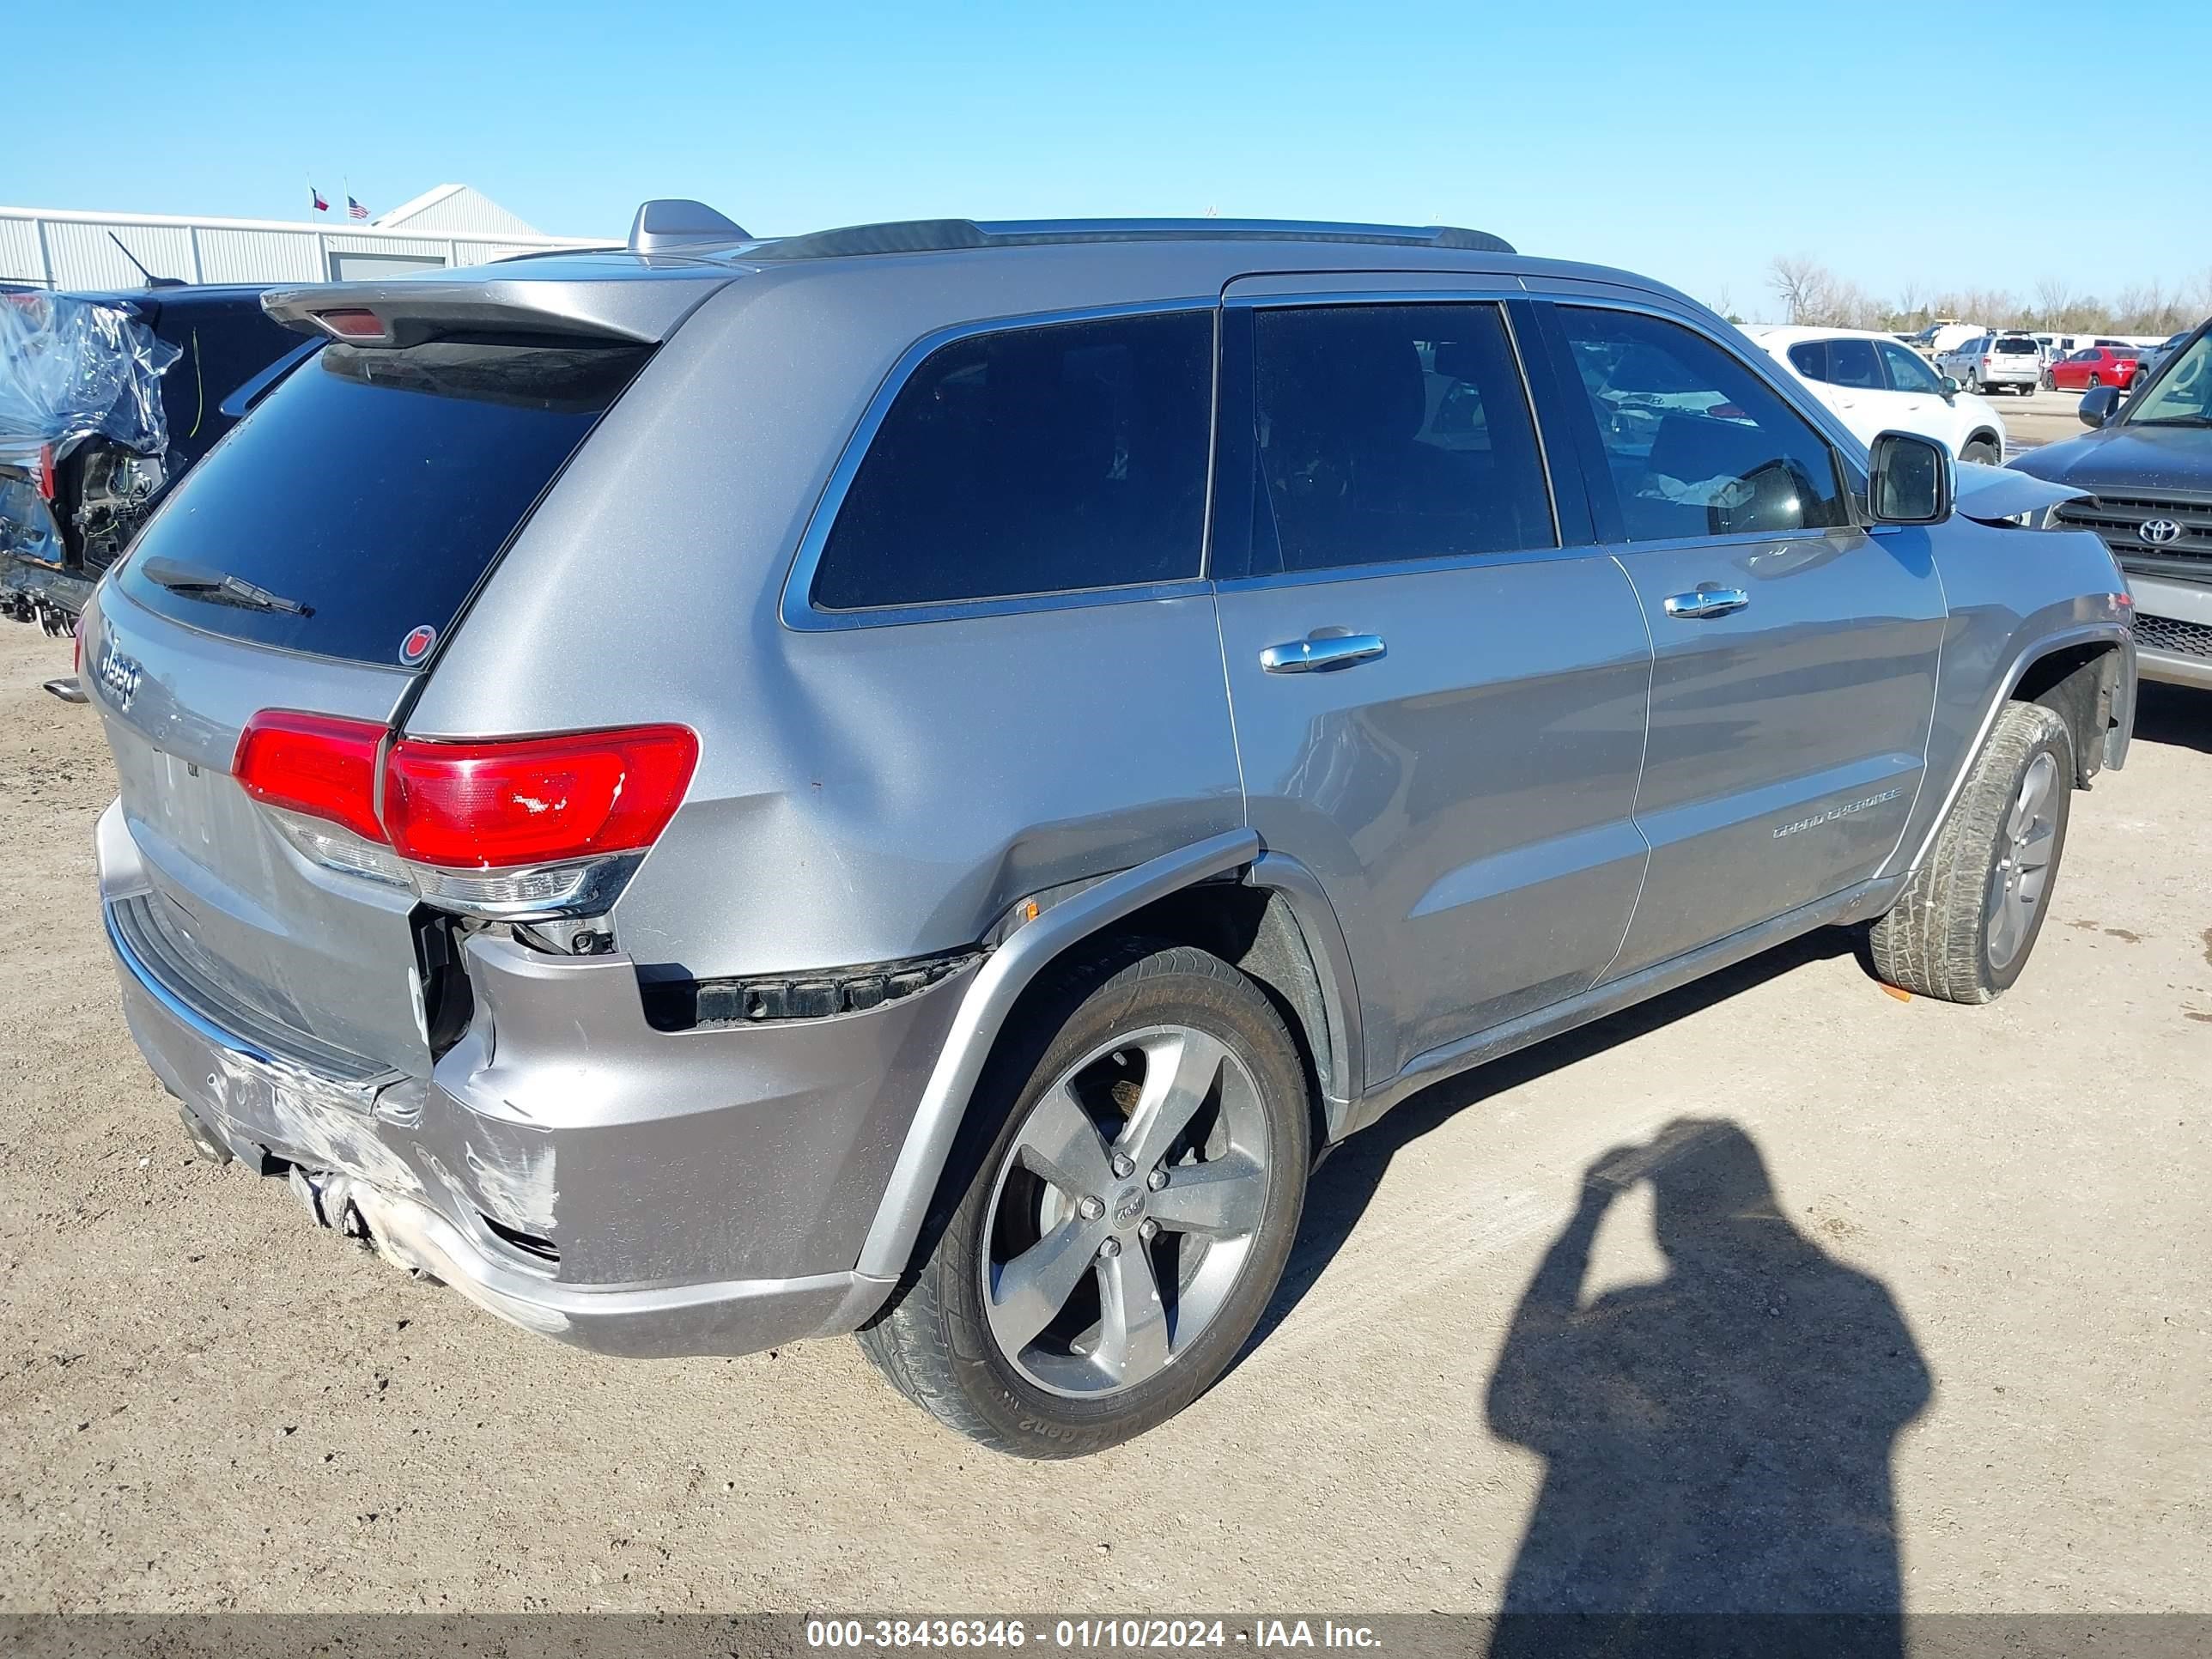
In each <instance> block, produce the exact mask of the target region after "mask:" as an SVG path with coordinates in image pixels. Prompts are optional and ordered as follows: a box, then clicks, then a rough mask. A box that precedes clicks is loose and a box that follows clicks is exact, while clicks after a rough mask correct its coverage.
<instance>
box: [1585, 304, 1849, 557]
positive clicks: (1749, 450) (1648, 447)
mask: <svg viewBox="0 0 2212 1659" xmlns="http://www.w3.org/2000/svg"><path fill="white" fill-rule="evenodd" d="M1559 321H1560V323H1561V324H1562V325H1563V326H1564V328H1565V334H1566V338H1567V344H1568V348H1569V349H1570V351H1571V353H1572V355H1573V358H1574V363H1575V367H1576V368H1577V370H1578V371H1579V373H1580V376H1581V379H1582V383H1583V389H1584V390H1585V391H1586V392H1588V393H1589V403H1590V409H1591V411H1592V413H1593V414H1594V415H1595V417H1596V422H1597V431H1598V440H1599V442H1600V444H1601V447H1603V449H1604V452H1605V457H1606V462H1607V468H1608V470H1609V471H1611V473H1612V475H1613V488H1614V490H1615V492H1616V494H1617V495H1618V496H1619V498H1620V514H1621V520H1622V525H1623V529H1624V532H1625V533H1626V535H1627V537H1628V538H1629V539H1630V540H1632V541H1661V540H1666V539H1668V538H1675V537H1683V536H1717V535H1729V534H1737V533H1761V532H1765V533H1771V532H1782V531H1790V530H1818V529H1825V528H1826V527H1828V526H1832V525H1841V524H1845V523H1848V522H1849V513H1848V510H1847V508H1846V507H1845V504H1844V492H1843V489H1842V488H1841V486H1840V483H1839V481H1838V476H1837V471H1836V461H1835V455H1834V453H1833V452H1832V450H1830V448H1829V447H1828V446H1827V444H1826V442H1825V441H1823V440H1822V439H1821V437H1820V435H1819V433H1817V432H1816V431H1814V428H1813V427H1812V426H1811V425H1810V424H1809V423H1808V422H1807V421H1806V420H1805V418H1804V417H1803V416H1801V415H1799V414H1798V413H1797V412H1796V410H1794V409H1792V408H1791V407H1790V405H1789V404H1787V403H1786V402H1784V400H1783V398H1782V397H1781V396H1780V394H1779V393H1778V392H1775V391H1774V390H1773V389H1772V388H1771V387H1770V386H1768V385H1767V383H1766V382H1765V380H1761V379H1760V378H1759V376H1758V375H1756V374H1753V373H1752V371H1751V370H1750V369H1749V368H1747V367H1746V366H1745V365H1744V364H1742V363H1741V362H1738V361H1737V360H1736V359H1735V357H1733V356H1729V354H1728V353H1727V352H1725V351H1723V349H1721V348H1720V347H1719V346H1717V345H1716V344H1714V343H1712V342H1711V341H1710V340H1707V339H1705V337H1703V336H1701V335H1699V334H1697V333H1694V332H1692V331H1691V330H1689V329H1687V328H1685V327H1682V326H1681V325H1679V324H1675V323H1669V322H1664V321H1662V320H1661V319H1659V318H1656V317H1652V316H1648V315H1646V314H1644V313H1640V312H1629V311H1612V310H1601V309H1597V308H1594V307H1580V306H1562V307H1559Z"/></svg>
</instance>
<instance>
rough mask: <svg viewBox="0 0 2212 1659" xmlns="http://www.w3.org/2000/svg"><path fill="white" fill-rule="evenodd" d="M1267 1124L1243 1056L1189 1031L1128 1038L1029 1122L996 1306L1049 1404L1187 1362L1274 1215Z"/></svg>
mask: <svg viewBox="0 0 2212 1659" xmlns="http://www.w3.org/2000/svg"><path fill="white" fill-rule="evenodd" d="M1269 1152H1270V1148H1269V1145H1268V1130H1267V1115H1266V1113H1265V1111H1264V1110H1263V1109H1262V1108H1261V1099H1260V1091H1259V1085H1257V1083H1256V1082H1255V1080H1254V1079H1253V1075H1252V1073H1251V1070H1250V1069H1249V1067H1248V1066H1246V1064H1245V1062H1244V1061H1243V1060H1242V1059H1241V1058H1240V1057H1239V1056H1238V1055H1237V1053H1236V1051H1235V1050H1234V1049H1232V1048H1230V1047H1229V1045H1228V1044H1226V1043H1225V1042H1222V1041H1221V1040H1220V1039H1219V1038H1218V1037H1215V1036H1212V1035H1211V1034H1210V1033H1207V1032H1205V1031H1200V1030H1195V1029H1194V1028H1192V1027H1190V1026H1186V1025H1158V1026H1150V1027H1147V1028H1146V1029H1144V1030H1138V1031H1133V1032H1130V1033H1128V1034H1127V1035H1126V1036H1116V1037H1115V1038H1114V1039H1113V1040H1112V1041H1110V1042H1107V1043H1104V1044H1102V1045H1101V1046H1100V1047H1098V1048H1095V1049H1093V1050H1092V1051H1091V1053H1090V1054H1086V1055H1085V1056H1084V1057H1083V1058H1082V1059H1081V1060H1078V1061H1077V1062H1076V1063H1075V1064H1074V1065H1073V1066H1070V1067H1069V1068H1068V1069H1067V1070H1066V1072H1065V1073H1062V1074H1061V1075H1060V1078H1058V1079H1056V1080H1055V1081H1054V1083H1053V1085H1051V1087H1049V1088H1048V1089H1047V1090H1046V1091H1044V1093H1043V1095H1042V1097H1039V1098H1038V1100H1037V1102H1036V1104H1035V1105H1034V1106H1032V1107H1031V1108H1030V1111H1029V1115H1028V1116H1027V1117H1026V1118H1025V1119H1024V1121H1023V1123H1022V1126H1021V1127H1020V1129H1019V1131H1018V1133H1017V1134H1016V1136H1015V1139H1014V1142H1013V1145H1012V1147H1010V1148H1009V1149H1008V1151H1007V1152H1006V1158H1005V1160H1004V1162H1003V1164H1002V1165H1001V1167H1000V1170H999V1173H998V1177H997V1180H996V1182H995V1183H994V1187H993V1189H992V1193H991V1197H990V1204H989V1208H988V1210H987V1212H986V1214H985V1218H984V1229H985V1231H984V1238H985V1249H983V1250H982V1252H981V1256H980V1260H979V1264H978V1265H979V1267H980V1270H981V1275H982V1281H983V1283H982V1291H983V1310H984V1315H985V1318H986V1319H987V1322H988V1323H989V1326H990V1329H991V1334H992V1336H993V1338H994V1340H996V1343H997V1346H998V1347H999V1350H1000V1352H1001V1353H1002V1354H1003V1355H1004V1356H1005V1357H1006V1360H1007V1361H1008V1362H1009V1363H1010V1364H1012V1366H1013V1367H1014V1369H1015V1370H1017V1371H1018V1372H1019V1373H1020V1374H1021V1376H1023V1377H1024V1379H1026V1380H1027V1381H1028V1382H1030V1383H1033V1384H1035V1385H1036V1387H1038V1388H1040V1389H1045V1390H1047V1391H1048V1392H1049V1393H1052V1394H1055V1395H1065V1396H1069V1397H1073V1398H1081V1399H1098V1398H1102V1397H1104V1396H1107V1395H1116V1394H1120V1393H1121V1392H1123V1391H1125V1390H1127V1389H1133V1388H1136V1387H1138V1386H1139V1384H1141V1383H1145V1382H1146V1381H1148V1380H1149V1379H1151V1378H1152V1377H1153V1376H1158V1374H1159V1373H1160V1372H1162V1371H1163V1370H1166V1369H1167V1368H1168V1367H1169V1366H1170V1365H1171V1364H1174V1363H1175V1361H1176V1358H1177V1356H1179V1355H1180V1354H1182V1352H1184V1351H1185V1350H1186V1349H1187V1348H1188V1346H1190V1345H1191V1344H1192V1343H1193V1342H1194V1341H1195V1340H1197V1339H1198V1337H1199V1336H1200V1334H1201V1333H1203V1332H1204V1331H1205V1329H1206V1327H1207V1326H1208V1325H1209V1324H1211V1323H1212V1321H1213V1319H1214V1317H1215V1316H1217V1315H1218V1313H1219V1312H1220V1311H1221V1309H1222V1306H1223V1304H1225V1302H1226V1301H1227V1300H1228V1297H1229V1296H1230V1293H1231V1290H1232V1289H1233V1288H1234V1286H1235V1285H1236V1283H1237V1276H1238V1273H1239V1271H1240V1270H1241V1268H1242V1267H1243V1263H1244V1259H1245V1257H1246V1256H1247V1255H1249V1253H1250V1251H1251V1248H1252V1243H1253V1239H1254V1236H1255V1234H1256V1233H1257V1231H1258V1230H1259V1228H1260V1225H1261V1220H1262V1218H1264V1217H1265V1215H1266V1212H1267V1188H1268V1180H1269V1168H1268V1158H1269Z"/></svg>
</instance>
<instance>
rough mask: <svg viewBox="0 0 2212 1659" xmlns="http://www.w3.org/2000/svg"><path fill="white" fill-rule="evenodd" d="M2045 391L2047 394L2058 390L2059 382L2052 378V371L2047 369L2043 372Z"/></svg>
mask: <svg viewBox="0 0 2212 1659" xmlns="http://www.w3.org/2000/svg"><path fill="white" fill-rule="evenodd" d="M2043 389H2044V390H2045V392H2056V391H2057V390H2058V382H2057V380H2053V379H2052V378H2051V371H2050V370H2049V369H2047V368H2046V369H2045V370H2044V371H2043Z"/></svg>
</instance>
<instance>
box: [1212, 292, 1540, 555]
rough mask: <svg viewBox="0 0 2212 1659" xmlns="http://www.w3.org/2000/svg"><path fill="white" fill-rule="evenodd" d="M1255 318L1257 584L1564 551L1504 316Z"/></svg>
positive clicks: (1466, 309) (1412, 308)
mask: <svg viewBox="0 0 2212 1659" xmlns="http://www.w3.org/2000/svg"><path fill="white" fill-rule="evenodd" d="M1252 320H1253V354H1254V361H1253V367H1254V373H1255V407H1254V417H1255V425H1254V433H1255V441H1256V447H1257V453H1258V459H1259V468H1260V483H1261V495H1262V499H1261V503H1260V505H1259V506H1258V507H1257V509H1256V511H1255V526H1254V535H1253V540H1254V555H1253V565H1252V568H1253V573H1254V574H1266V573H1268V572H1271V571H1274V570H1327V569H1334V568H1342V567H1345V566H1351V565H1363V564H1389V563H1395V562H1398V561H1401V560H1406V559H1427V558H1449V557H1453V556H1459V555H1464V554H1474V553H1498V552H1506V551H1510V550H1519V549H1527V548H1543V547H1556V546H1557V545H1558V544H1559V538H1558V536H1557V534H1556V533H1555V531H1554V527H1553V520H1552V504H1551V495H1550V492H1549V490H1548V489H1547V486H1546V483H1545V479H1544V468H1543V462H1542V459H1541V453H1540V452H1539V450H1538V448H1537V445H1536V430H1535V426H1534V422H1533V420H1532V419H1531V417H1530V416H1529V412H1528V394H1527V392H1526V390H1525V389H1524V387H1523V386H1522V380H1521V370H1520V366H1519V364H1518V362H1516V359H1515V357H1514V354H1513V347H1512V343H1511V342H1510V339H1509V338H1508V337H1507V335H1506V332H1505V324H1504V318H1503V317H1502V316H1501V315H1500V314H1499V312H1498V307H1495V306H1489V305H1404V306H1335V307H1315V308H1312V309H1305V308H1294V309H1280V310H1277V309H1267V310H1262V311H1260V312H1258V313H1255V316H1254V317H1253V319H1252Z"/></svg>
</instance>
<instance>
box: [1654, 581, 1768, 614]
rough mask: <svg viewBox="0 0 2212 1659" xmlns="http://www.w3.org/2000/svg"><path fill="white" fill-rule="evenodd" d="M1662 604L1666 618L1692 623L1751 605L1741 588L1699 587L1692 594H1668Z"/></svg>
mask: <svg viewBox="0 0 2212 1659" xmlns="http://www.w3.org/2000/svg"><path fill="white" fill-rule="evenodd" d="M1664 603H1665V609H1666V612H1667V614H1668V616H1670V617H1682V618H1684V619H1686V620H1692V621H1693V620H1695V619H1696V618H1698V617H1725V616H1727V615H1728V613H1729V611H1741V610H1742V609H1743V608H1744V606H1746V605H1749V604H1750V603H1751V595H1750V594H1748V593H1747V592H1744V591H1743V589H1741V587H1700V588H1699V589H1698V591H1697V592H1694V593H1669V594H1668V596H1667V598H1666V600H1665V602H1664Z"/></svg>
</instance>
